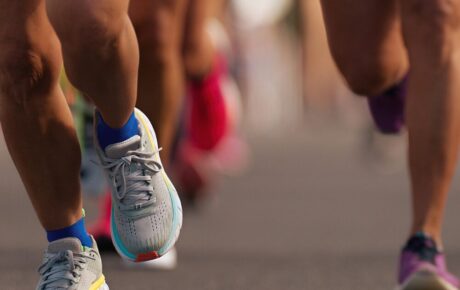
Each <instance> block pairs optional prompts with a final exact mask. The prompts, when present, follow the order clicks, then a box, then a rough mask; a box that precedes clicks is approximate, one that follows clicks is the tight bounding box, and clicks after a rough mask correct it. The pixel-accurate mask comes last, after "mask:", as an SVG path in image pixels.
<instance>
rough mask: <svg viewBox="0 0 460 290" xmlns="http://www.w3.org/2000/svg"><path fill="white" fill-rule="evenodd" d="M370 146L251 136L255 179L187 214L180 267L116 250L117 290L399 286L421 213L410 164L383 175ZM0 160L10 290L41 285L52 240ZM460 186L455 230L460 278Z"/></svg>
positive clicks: (344, 135) (328, 135) (244, 179)
mask: <svg viewBox="0 0 460 290" xmlns="http://www.w3.org/2000/svg"><path fill="white" fill-rule="evenodd" d="M363 140H365V138H363V134H362V132H361V131H360V130H344V129H343V128H340V126H328V125H321V126H319V125H318V126H313V127H310V128H301V129H292V130H291V131H288V132H285V133H284V134H281V135H280V136H278V137H260V136H259V137H254V136H252V137H251V138H250V145H251V148H252V155H253V156H252V162H251V166H250V167H249V169H248V170H247V172H245V173H244V174H243V175H242V176H240V177H237V178H227V179H225V180H224V181H223V183H222V185H221V187H220V188H219V190H217V191H216V196H215V198H214V199H213V200H212V201H211V202H210V203H209V204H208V205H206V206H205V207H203V208H202V209H201V210H200V211H186V213H185V225H184V229H183V233H182V236H181V239H180V242H179V244H178V250H179V267H178V268H177V270H175V271H171V272H160V271H149V270H140V271H139V270H129V269H126V268H125V267H124V266H123V265H122V264H121V263H120V260H119V258H118V257H116V256H110V255H109V256H107V255H105V256H104V257H103V258H104V267H105V274H106V276H107V279H108V282H109V285H110V287H111V289H113V290H130V289H139V290H141V289H155V290H170V289H171V290H172V289H175V290H178V289H186V290H208V289H209V290H230V289H255V290H256V289H257V290H272V289H273V290H279V289H283V290H291V289H292V290H297V289H310V290H337V289H339V290H388V289H393V286H394V281H395V272H396V270H395V265H396V260H397V254H398V251H399V248H400V246H401V244H402V242H403V240H404V238H405V233H406V229H407V228H408V218H409V215H410V214H409V212H408V211H407V209H408V206H409V198H408V194H407V193H408V188H409V186H408V182H407V180H406V173H405V170H404V168H405V165H404V158H405V157H404V155H402V154H399V153H398V154H396V155H395V156H396V157H395V156H393V157H392V158H393V160H392V163H393V164H392V165H391V166H390V168H391V170H388V168H386V169H385V170H383V169H382V168H380V167H379V166H380V165H379V164H376V161H375V158H374V159H373V158H369V156H370V155H368V153H366V152H367V149H365V146H364V144H365V142H363ZM2 144H3V143H2ZM0 162H1V163H0V164H1V167H0V172H1V174H0V192H1V197H2V199H1V202H0V228H1V231H0V257H1V258H0V289H2V290H13V289H14V290H16V289H18V290H19V289H34V287H35V283H36V281H37V277H38V276H37V272H36V268H37V265H38V264H39V262H40V261H41V253H42V250H43V248H44V247H45V236H44V233H43V231H42V230H41V229H40V227H39V225H38V222H37V221H36V219H35V216H34V213H33V211H32V208H31V206H30V205H29V203H28V200H27V198H26V194H25V192H24V189H23V186H22V185H21V183H20V181H19V179H18V177H17V174H16V172H15V170H14V169H13V166H12V163H11V161H10V159H9V158H8V157H7V154H6V149H5V148H4V145H1V146H0ZM386 167H388V166H387V165H386ZM457 179H458V178H457ZM459 185H460V184H459V182H458V180H456V182H455V184H454V187H453V194H452V196H451V198H450V201H449V208H448V212H447V219H448V221H447V224H446V227H445V237H446V249H447V253H448V258H449V263H450V266H451V268H452V270H453V271H454V272H455V273H458V274H460V233H459V230H458V229H459V227H458V219H459V218H460V215H459V214H458V213H457V212H458V209H459V208H460V203H459V201H460V194H459V191H460V188H459ZM88 203H91V202H90V201H89V202H88ZM89 208H94V207H92V206H91V205H89ZM91 214H93V213H91V212H90V215H91Z"/></svg>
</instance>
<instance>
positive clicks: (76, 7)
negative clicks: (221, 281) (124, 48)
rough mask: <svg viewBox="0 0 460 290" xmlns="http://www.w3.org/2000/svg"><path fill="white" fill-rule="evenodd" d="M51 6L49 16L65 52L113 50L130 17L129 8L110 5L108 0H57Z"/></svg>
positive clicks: (80, 52)
mask: <svg viewBox="0 0 460 290" xmlns="http://www.w3.org/2000/svg"><path fill="white" fill-rule="evenodd" d="M49 6H50V7H49V8H48V14H49V17H50V19H51V21H52V23H53V26H54V28H55V29H56V32H57V33H58V35H59V39H60V40H61V42H62V45H63V47H64V49H65V50H66V53H67V52H69V53H72V52H75V53H76V54H80V55H81V54H82V50H83V51H86V52H87V53H94V52H96V53H98V52H99V51H100V50H101V49H102V50H107V51H110V50H112V49H113V47H116V45H117V41H118V39H119V36H120V33H122V32H123V30H124V29H125V27H126V26H125V25H126V22H127V21H128V16H127V11H126V8H124V7H123V5H120V4H117V5H115V4H114V5H113V7H111V6H110V5H109V3H108V1H91V0H80V1H74V0H54V1H53V2H52V3H51V4H50V5H49Z"/></svg>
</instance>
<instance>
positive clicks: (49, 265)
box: [37, 251, 95, 290]
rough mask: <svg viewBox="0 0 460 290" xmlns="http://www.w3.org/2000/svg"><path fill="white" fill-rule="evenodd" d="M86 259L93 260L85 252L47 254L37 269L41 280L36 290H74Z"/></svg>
mask: <svg viewBox="0 0 460 290" xmlns="http://www.w3.org/2000/svg"><path fill="white" fill-rule="evenodd" d="M87 259H92V260H95V258H93V257H92V256H91V255H89V254H88V253H86V252H83V253H78V254H76V253H73V252H72V251H62V252H59V253H57V254H47V256H46V257H45V261H44V262H43V264H42V265H41V266H40V268H39V269H38V272H39V273H40V275H41V276H42V280H41V282H40V284H39V285H38V288H37V289H38V290H46V289H74V287H75V286H76V285H77V284H78V282H79V281H80V277H81V271H82V270H83V269H84V265H85V264H86V263H87Z"/></svg>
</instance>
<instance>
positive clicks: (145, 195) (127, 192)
mask: <svg viewBox="0 0 460 290" xmlns="http://www.w3.org/2000/svg"><path fill="white" fill-rule="evenodd" d="M160 151H161V149H160V150H158V151H155V152H142V151H139V150H137V151H129V152H128V153H127V155H126V156H124V157H122V158H120V159H112V158H109V157H106V156H102V161H103V164H102V167H103V168H105V169H108V170H109V171H110V172H109V177H110V180H111V181H112V182H113V188H114V189H115V196H116V197H117V198H118V200H119V201H120V210H123V211H128V210H135V209H140V208H143V207H146V206H148V205H150V204H153V203H155V200H154V199H153V194H154V188H153V185H152V176H151V175H150V174H145V172H146V171H147V172H151V173H153V174H157V173H159V172H160V171H161V169H162V166H161V164H160V163H159V162H157V161H155V160H154V156H155V155H156V154H158V153H159V152H160ZM132 165H134V166H132ZM133 168H135V170H134V171H133V172H131V171H132V169H133Z"/></svg>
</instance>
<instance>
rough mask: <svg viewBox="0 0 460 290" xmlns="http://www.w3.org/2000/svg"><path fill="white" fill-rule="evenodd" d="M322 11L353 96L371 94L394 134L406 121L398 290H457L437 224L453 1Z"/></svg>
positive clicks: (450, 92) (447, 167)
mask: <svg viewBox="0 0 460 290" xmlns="http://www.w3.org/2000/svg"><path fill="white" fill-rule="evenodd" d="M322 5H323V10H324V16H325V22H326V27H327V32H328V36H329V43H330V47H331V51H332V54H333V56H334V58H335V61H336V63H337V65H338V67H339V69H340V70H341V72H342V74H343V75H344V77H345V79H346V80H347V82H348V84H349V86H350V87H351V88H352V89H353V91H355V92H356V93H358V94H362V95H367V96H371V97H370V98H369V104H370V109H371V113H372V115H373V117H374V120H375V122H376V125H377V127H378V128H379V129H380V130H381V131H382V132H384V133H397V132H399V131H400V130H401V128H402V126H403V122H404V121H405V122H406V123H407V127H408V131H409V169H410V176H411V184H412V197H413V220H412V228H411V231H410V237H409V239H408V242H407V243H406V245H405V246H404V248H403V250H402V254H401V259H400V265H399V285H398V289H401V290H409V289H410V290H422V289H430V290H441V289H442V290H453V289H458V287H459V282H458V279H457V278H456V277H455V276H453V275H452V274H450V273H449V272H448V271H447V268H446V262H445V256H444V253H443V248H442V239H441V225H442V221H443V214H444V208H445V203H446V198H447V192H448V190H449V187H450V184H451V180H452V175H453V173H454V169H455V166H456V160H457V153H458V144H459V141H460V140H459V133H460V131H459V126H460V111H459V110H460V104H459V101H460V99H458V94H460V88H459V87H458V85H457V83H456V82H455V81H454V80H455V79H456V78H458V77H459V75H458V74H459V73H458V72H459V69H460V67H459V65H460V64H459V62H458V60H457V58H456V55H457V53H458V47H459V45H460V39H459V38H458V37H457V36H458V32H459V27H458V25H457V23H458V20H459V13H460V2H459V1H457V0H455V1H445V0H435V1H423V0H408V1H396V0H392V1H376V0H372V1H367V0H366V1H352V0H346V1H336V0H322ZM344 7H345V8H344ZM409 67H410V75H409V74H408V72H409ZM405 105H407V108H406V110H405V109H404V106H405ZM404 112H406V113H407V116H406V117H404Z"/></svg>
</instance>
